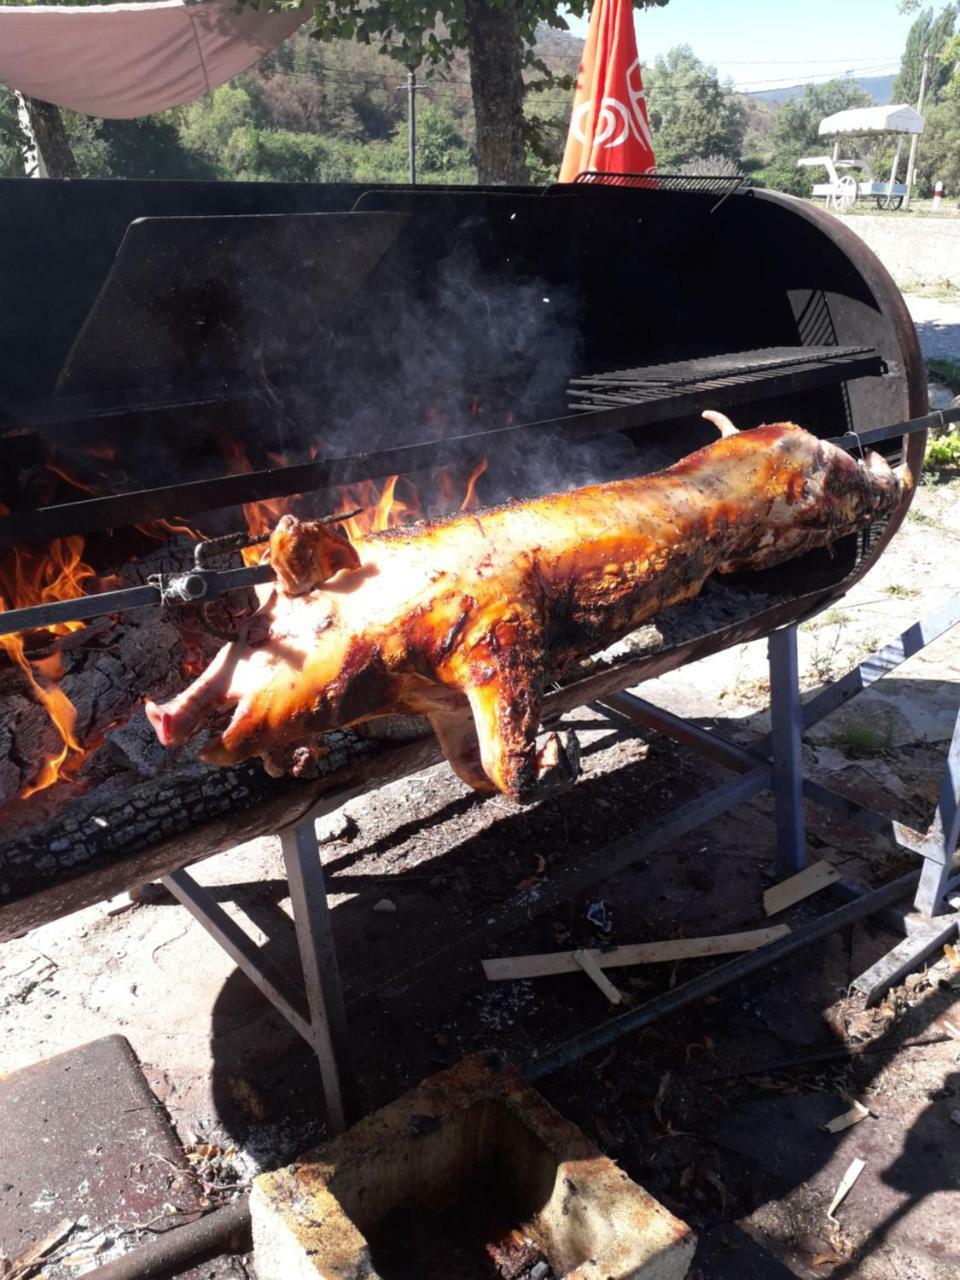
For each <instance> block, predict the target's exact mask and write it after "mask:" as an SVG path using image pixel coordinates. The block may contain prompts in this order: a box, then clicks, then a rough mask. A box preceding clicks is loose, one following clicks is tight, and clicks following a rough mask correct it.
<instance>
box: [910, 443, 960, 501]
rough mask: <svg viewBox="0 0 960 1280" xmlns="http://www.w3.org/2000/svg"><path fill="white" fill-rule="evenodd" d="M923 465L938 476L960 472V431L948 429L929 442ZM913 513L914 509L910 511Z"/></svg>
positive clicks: (947, 475) (943, 476)
mask: <svg viewBox="0 0 960 1280" xmlns="http://www.w3.org/2000/svg"><path fill="white" fill-rule="evenodd" d="M923 465H924V467H925V468H926V470H927V471H931V472H934V473H935V474H936V475H937V477H938V478H945V477H949V476H953V475H957V474H960V433H958V432H956V431H948V432H946V433H945V434H944V435H941V436H935V437H933V438H932V439H931V440H930V441H929V443H928V444H927V451H926V453H925V454H924V458H923ZM910 514H911V515H913V511H911V512H910Z"/></svg>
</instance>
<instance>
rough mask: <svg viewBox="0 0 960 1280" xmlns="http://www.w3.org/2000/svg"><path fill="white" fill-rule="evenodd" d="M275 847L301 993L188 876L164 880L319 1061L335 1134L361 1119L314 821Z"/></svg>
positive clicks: (282, 835) (295, 829) (329, 1120)
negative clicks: (280, 863)
mask: <svg viewBox="0 0 960 1280" xmlns="http://www.w3.org/2000/svg"><path fill="white" fill-rule="evenodd" d="M280 843H281V845H282V847H283V860H284V863H285V864H286V869H287V880H288V882H289V885H290V899H291V902H292V904H293V922H294V927H295V929H296V934H297V946H298V948H299V951H300V963H301V965H302V967H303V982H304V987H305V991H300V990H299V989H298V988H297V985H296V983H294V982H293V981H291V979H290V978H288V977H287V976H286V974H284V973H282V972H281V971H280V970H279V969H278V968H277V967H276V965H274V964H273V963H272V962H271V961H270V960H268V959H266V958H265V957H264V956H263V954H262V952H261V949H260V947H258V945H257V944H256V943H255V942H254V940H253V939H252V938H251V937H250V936H249V935H248V934H246V933H244V931H243V929H241V928H240V926H239V925H238V924H237V923H236V921H235V920H233V919H232V918H231V917H230V916H229V915H227V913H226V911H224V909H223V907H221V906H220V904H219V903H218V902H217V901H216V899H215V898H214V897H213V896H212V895H211V894H210V893H209V892H208V891H207V890H206V889H204V888H203V887H202V885H199V884H197V882H196V881H195V880H194V879H193V877H192V876H190V875H189V874H188V873H187V872H186V871H183V870H181V871H173V872H171V873H170V875H167V876H164V877H163V883H164V884H165V885H166V887H167V888H168V889H169V890H170V892H171V893H172V894H173V896H174V897H175V898H176V899H177V901H178V902H179V903H180V904H181V905H182V906H184V907H186V908H187V910H188V911H189V912H190V913H191V915H193V916H194V917H195V918H196V919H197V920H198V921H199V922H200V924H202V925H203V927H204V928H205V929H206V931H207V932H208V933H209V934H210V935H211V937H213V938H214V939H215V940H216V941H217V942H218V943H219V944H220V946H221V947H223V949H224V950H225V951H226V952H227V954H228V955H229V956H230V957H231V958H232V959H233V960H234V961H235V962H236V964H237V965H238V966H239V967H240V969H241V970H242V971H243V972H244V973H245V974H246V975H247V977H248V978H249V979H250V981H251V982H252V983H253V984H254V985H255V986H256V987H257V988H258V989H259V990H260V991H261V992H262V993H263V994H264V995H265V996H266V997H267V999H268V1000H269V1001H270V1003H271V1004H272V1005H273V1007H274V1008H275V1009H276V1010H277V1011H278V1012H279V1013H282V1014H283V1016H284V1017H285V1018H286V1020H287V1021H288V1022H289V1023H290V1025H291V1026H292V1027H293V1028H294V1030H295V1031H296V1032H297V1034H298V1035H300V1036H302V1037H303V1038H304V1040H306V1042H307V1043H308V1044H309V1045H310V1047H311V1048H312V1049H313V1051H314V1053H315V1054H316V1055H317V1059H318V1061H319V1063H320V1077H321V1080H322V1081H323V1093H324V1097H325V1098H326V1103H327V1127H328V1129H329V1131H330V1134H331V1135H334V1134H337V1133H342V1132H343V1131H344V1129H345V1128H346V1127H347V1125H349V1124H352V1123H353V1121H354V1120H356V1119H357V1118H358V1117H359V1115H360V1108H359V1104H358V1093H357V1082H356V1076H355V1075H354V1072H353V1067H352V1064H351V1061H350V1037H349V1032H348V1029H347V1018H346V1013H345V1011H344V1004H343V991H342V989H341V986H340V971H339V968H338V966H337V952H336V947H335V946H334V942H333V934H332V932H331V929H330V912H329V910H328V908H327V891H326V884H325V881H324V875H323V862H322V860H321V858H320V848H319V845H318V844H317V834H316V828H315V826H314V817H313V816H311V817H309V818H304V819H303V820H302V821H301V822H299V823H297V825H296V826H293V827H287V828H286V829H285V830H284V831H282V832H281V833H280Z"/></svg>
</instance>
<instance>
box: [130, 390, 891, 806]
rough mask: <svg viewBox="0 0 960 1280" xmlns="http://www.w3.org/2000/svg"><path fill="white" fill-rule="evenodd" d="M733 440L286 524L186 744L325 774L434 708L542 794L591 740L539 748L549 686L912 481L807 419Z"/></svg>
mask: <svg viewBox="0 0 960 1280" xmlns="http://www.w3.org/2000/svg"><path fill="white" fill-rule="evenodd" d="M704 416H705V417H708V418H710V419H711V421H713V422H714V423H715V424H716V425H717V426H718V427H719V429H720V432H721V438H720V439H719V440H717V441H716V442H715V443H713V444H711V445H708V446H707V447H706V448H704V449H700V450H698V451H697V452H696V453H692V454H690V455H689V456H688V457H685V458H683V459H681V460H680V461H679V462H677V463H676V464H675V465H674V466H672V467H669V468H668V469H667V470H665V471H661V472H658V473H656V474H654V475H646V476H641V477H638V478H636V479H629V480H619V481H615V482H612V483H610V484H600V485H591V486H589V487H587V488H583V489H576V490H573V491H572V492H569V493H562V494H555V495H551V496H549V497H544V498H536V499H533V500H531V501H526V502H510V503H507V504H506V505H504V506H499V507H491V508H488V509H486V510H483V511H479V512H475V513H471V514H464V515H459V516H455V517H453V518H449V519H442V520H435V521H429V520H428V521H422V522H420V523H418V524H413V525H407V526H403V527H399V528H395V529H391V530H388V531H386V532H383V533H375V534H371V535H369V536H368V537H365V538H363V539H361V540H358V541H357V542H355V544H353V545H352V546H351V545H350V544H349V543H347V542H346V540H344V539H343V538H342V537H341V536H340V535H339V534H337V533H334V532H333V531H332V530H331V528H330V526H329V524H323V523H317V522H310V521H299V520H297V519H295V518H294V517H293V516H289V515H288V516H284V517H283V518H282V519H281V520H280V521H279V523H278V524H277V526H276V528H275V530H274V532H273V534H272V537H271V540H270V544H269V549H268V552H267V554H268V555H269V557H270V561H271V564H272V566H273V568H274V571H275V573H276V582H274V583H269V584H267V585H266V586H263V587H259V588H258V593H259V598H260V608H259V611H258V612H257V613H256V614H254V615H253V616H252V617H251V618H250V619H249V620H248V621H247V622H246V623H245V624H244V626H243V627H242V629H241V634H240V636H239V638H238V639H237V640H236V641H234V642H232V643H230V644H227V645H225V646H224V647H223V648H222V649H221V650H220V652H219V653H218V655H217V656H216V658H215V659H214V660H213V662H212V663H211V664H210V666H209V667H208V668H207V670H206V671H205V672H204V673H203V674H202V675H201V676H200V677H199V679H197V680H196V681H195V682H194V683H193V684H192V685H190V686H189V688H187V689H186V690H184V692H183V693H181V694H180V695H178V696H177V697H176V698H174V699H173V700H172V701H170V702H168V703H166V704H165V705H163V706H159V705H156V704H153V703H148V705H147V714H148V715H149V717H150V721H151V723H152V724H153V726H154V728H155V730H156V732H157V734H158V736H159V738H160V741H161V742H163V743H164V744H165V745H169V746H172V745H176V744H179V743H182V742H184V741H185V740H186V739H188V738H189V737H191V736H192V735H193V734H194V733H195V732H197V731H198V730H199V729H201V728H203V729H207V730H209V731H211V732H212V735H213V736H212V738H211V741H210V742H209V744H208V745H207V746H206V747H205V748H204V751H203V758H204V759H206V760H208V761H211V762H214V763H218V764H228V763H233V762H236V761H240V760H243V759H246V758H247V757H251V756H260V757H262V759H263V761H264V764H265V765H266V767H267V768H268V769H269V770H270V771H272V772H281V771H292V772H294V773H299V772H303V771H304V770H305V769H307V768H309V765H310V761H311V759H315V758H316V756H317V754H318V753H319V752H322V750H323V747H322V741H321V738H322V735H323V734H324V733H325V732H327V731H328V730H331V729H335V728H338V727H344V726H349V725H356V724H359V723H361V722H362V721H365V720H370V719H372V718H374V717H377V716H385V715H393V714H398V713H400V714H402V713H408V714H409V713H413V714H420V715H425V716H427V717H428V718H429V721H430V724H431V725H432V727H433V730H434V732H435V733H436V735H437V737H438V739H439V740H440V744H441V746H442V747H443V750H444V752H445V754H446V756H447V759H448V761H449V762H450V765H451V767H452V768H453V769H454V771H455V772H456V773H457V774H458V775H459V777H461V778H462V779H463V780H464V781H465V782H467V783H469V784H470V786H472V787H475V788H476V789H477V790H478V791H493V790H499V791H502V792H503V793H504V794H506V795H507V796H510V797H512V798H513V799H515V800H518V801H531V800H536V799H539V798H540V797H542V796H543V795H544V794H546V793H547V792H548V791H549V790H550V789H551V788H552V787H555V786H557V785H560V784H563V783H568V782H570V781H572V780H573V779H574V778H575V777H576V775H577V772H578V769H579V764H578V759H577V754H578V753H577V751H576V743H575V740H574V739H573V737H572V735H568V736H566V737H565V738H564V739H562V740H561V738H560V737H559V736H558V735H557V734H550V735H549V736H548V737H547V738H546V741H545V744H544V745H540V746H539V747H538V743H537V732H538V729H539V727H540V706H541V696H542V692H543V690H544V688H545V686H546V685H547V684H548V683H549V682H550V681H554V680H556V679H557V678H558V677H559V676H561V675H562V674H563V672H564V669H565V668H567V667H568V666H569V665H570V664H571V663H573V662H574V661H576V660H577V659H582V658H584V657H586V656H587V655H589V654H591V653H595V652H598V651H599V650H601V649H604V648H606V647H607V646H608V645H610V644H611V643H613V642H614V641H615V640H617V639H618V638H619V637H621V636H624V635H626V634H627V633H628V632H630V631H632V630H634V629H635V628H636V627H638V626H640V625H641V624H642V623H644V622H646V621H647V620H648V619H650V618H652V617H653V616H654V615H655V614H657V613H659V612H660V611H661V610H662V609H665V608H667V607H668V606H669V605H673V604H677V603H679V602H680V601H683V600H689V599H690V598H691V597H693V596H695V595H696V594H697V593H698V592H699V591H700V588H701V587H702V586H703V583H704V581H705V580H706V579H707V577H708V576H709V575H710V574H711V573H714V572H719V573H728V572H730V571H732V570H735V569H765V568H768V567H770V566H772V565H777V564H780V563H781V562H783V561H785V560H788V559H790V558H791V557H793V556H798V555H800V554H802V553H803V552H806V551H809V550H810V549H812V548H814V547H823V546H829V545H830V544H831V543H832V542H834V541H835V540H836V539H838V538H841V537H843V536H844V535H845V534H849V533H851V532H853V531H855V530H857V529H860V528H863V527H864V526H865V525H867V524H868V523H869V522H870V521H871V520H873V519H875V518H877V517H880V516H883V515H885V514H887V513H889V512H890V511H892V510H893V509H894V508H895V507H896V506H897V505H898V503H899V502H900V499H901V497H902V495H903V492H904V490H905V489H906V488H907V487H908V486H909V485H910V483H911V480H910V477H909V475H908V474H907V473H906V471H905V470H904V469H899V470H898V471H896V472H895V471H893V470H892V469H891V468H890V467H889V466H888V464H887V463H886V462H885V461H884V460H883V459H882V458H881V457H880V456H879V455H878V454H875V453H868V454H867V457H866V459H865V460H864V461H859V460H857V459H855V458H853V457H851V456H850V455H849V454H847V453H845V452H844V451H843V450H841V449H838V448H837V447H836V446H834V445H832V444H830V443H828V442H826V441H822V440H818V439H817V438H816V437H815V436H813V435H811V434H810V433H809V432H807V431H804V430H802V429H801V428H800V427H797V426H794V425H793V424H792V423H778V424H776V425H773V426H762V427H757V428H756V429H754V430H752V431H744V432H742V433H740V432H737V430H736V428H734V427H733V426H732V424H731V423H730V422H729V420H728V419H726V418H724V417H723V415H721V414H705V415H704Z"/></svg>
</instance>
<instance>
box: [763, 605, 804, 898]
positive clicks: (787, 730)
mask: <svg viewBox="0 0 960 1280" xmlns="http://www.w3.org/2000/svg"><path fill="white" fill-rule="evenodd" d="M767 652H768V654H769V658H770V745H771V747H772V753H773V798H774V802H775V804H776V822H777V870H778V872H779V873H780V875H781V876H792V875H794V874H795V873H796V872H798V871H802V870H803V868H804V867H805V866H806V863H807V846H806V830H805V827H804V817H803V761H802V758H801V747H802V737H803V713H802V711H801V707H800V683H799V669H798V664H797V629H796V627H784V628H783V630H782V631H774V632H772V633H771V635H770V637H769V639H768V641H767Z"/></svg>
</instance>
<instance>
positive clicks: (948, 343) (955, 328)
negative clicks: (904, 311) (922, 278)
mask: <svg viewBox="0 0 960 1280" xmlns="http://www.w3.org/2000/svg"><path fill="white" fill-rule="evenodd" d="M903 296H904V298H905V300H906V303H907V306H908V307H909V308H910V314H911V316H912V317H913V323H914V324H915V325H916V327H917V336H918V338H919V339H920V347H921V350H922V351H923V354H924V355H925V356H926V357H927V358H928V359H929V358H931V357H932V358H934V359H938V360H960V291H958V292H956V293H954V294H953V295H952V296H950V295H948V296H943V297H940V296H931V295H928V294H922V293H905V294H904V295H903Z"/></svg>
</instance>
